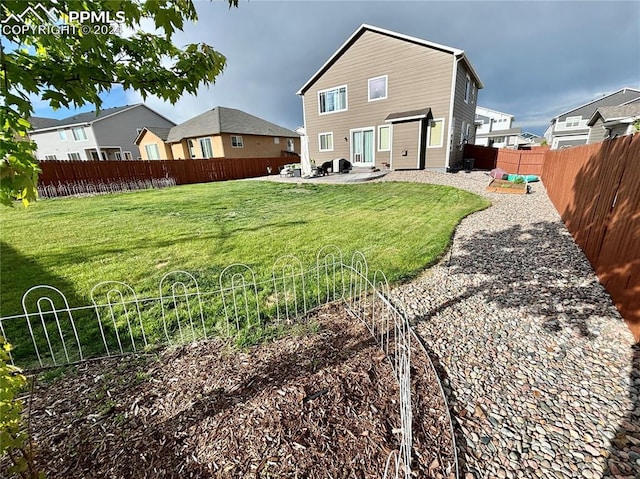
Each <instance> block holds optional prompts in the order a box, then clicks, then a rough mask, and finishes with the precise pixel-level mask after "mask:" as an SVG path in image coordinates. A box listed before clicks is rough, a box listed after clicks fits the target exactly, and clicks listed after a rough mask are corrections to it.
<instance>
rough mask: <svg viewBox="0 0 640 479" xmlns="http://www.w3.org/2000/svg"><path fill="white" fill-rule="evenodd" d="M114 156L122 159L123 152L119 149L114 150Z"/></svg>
mask: <svg viewBox="0 0 640 479" xmlns="http://www.w3.org/2000/svg"><path fill="white" fill-rule="evenodd" d="M113 156H114V157H115V159H116V160H117V161H122V153H121V152H119V151H114V152H113Z"/></svg>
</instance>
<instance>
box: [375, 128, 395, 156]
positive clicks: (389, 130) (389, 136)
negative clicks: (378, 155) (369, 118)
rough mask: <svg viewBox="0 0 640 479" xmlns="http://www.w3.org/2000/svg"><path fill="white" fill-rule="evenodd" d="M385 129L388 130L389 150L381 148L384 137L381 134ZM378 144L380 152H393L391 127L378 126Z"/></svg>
mask: <svg viewBox="0 0 640 479" xmlns="http://www.w3.org/2000/svg"><path fill="white" fill-rule="evenodd" d="M383 128H386V129H387V131H388V133H387V148H386V149H384V148H382V147H381V146H380V140H381V139H382V135H381V134H380V130H382V129H383ZM376 143H377V145H376V146H377V149H378V151H391V125H378V141H377V142H376Z"/></svg>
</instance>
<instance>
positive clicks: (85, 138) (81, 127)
mask: <svg viewBox="0 0 640 479" xmlns="http://www.w3.org/2000/svg"><path fill="white" fill-rule="evenodd" d="M76 131H81V132H82V135H83V136H84V138H80V139H78V137H77V136H76ZM71 133H72V134H73V141H87V139H88V137H87V132H86V131H85V129H84V126H77V127H74V128H72V129H71Z"/></svg>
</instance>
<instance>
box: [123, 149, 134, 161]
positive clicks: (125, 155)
mask: <svg viewBox="0 0 640 479" xmlns="http://www.w3.org/2000/svg"><path fill="white" fill-rule="evenodd" d="M124 159H125V160H133V155H132V154H131V152H130V151H125V152H124Z"/></svg>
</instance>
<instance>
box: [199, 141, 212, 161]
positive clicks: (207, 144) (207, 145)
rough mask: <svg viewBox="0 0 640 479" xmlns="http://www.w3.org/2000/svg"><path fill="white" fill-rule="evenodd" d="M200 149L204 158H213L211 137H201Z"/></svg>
mask: <svg viewBox="0 0 640 479" xmlns="http://www.w3.org/2000/svg"><path fill="white" fill-rule="evenodd" d="M200 151H202V157H203V158H213V149H212V148H211V139H210V138H200Z"/></svg>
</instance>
